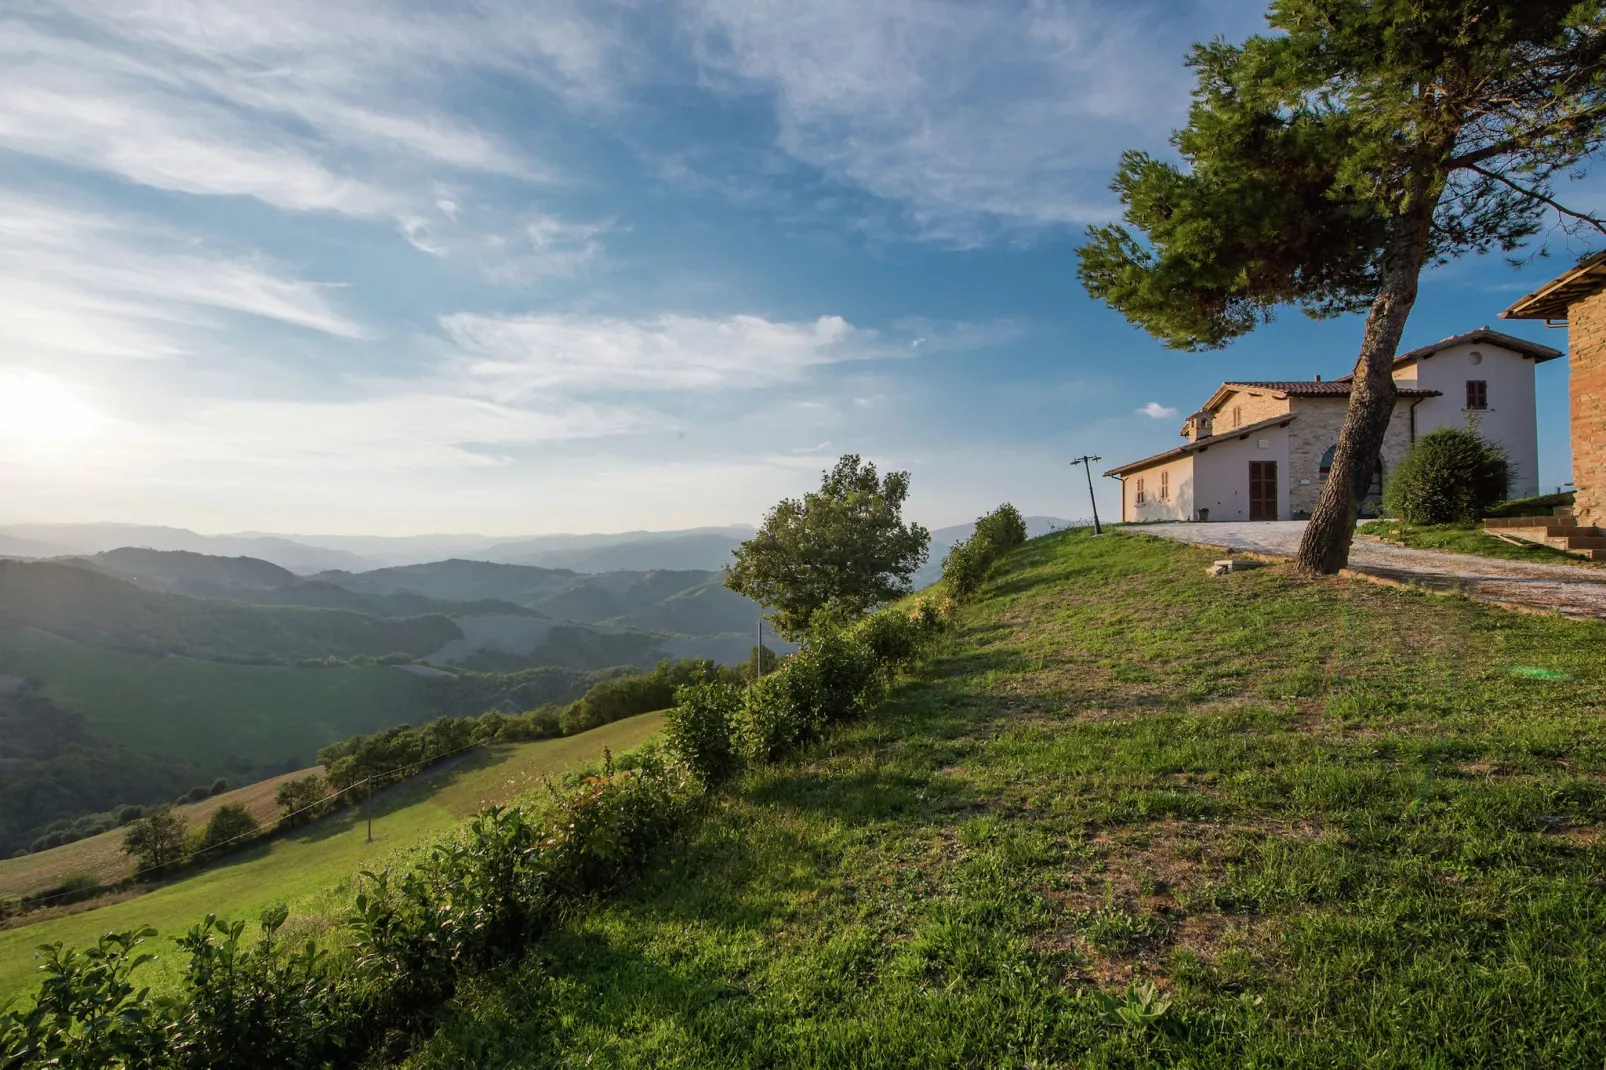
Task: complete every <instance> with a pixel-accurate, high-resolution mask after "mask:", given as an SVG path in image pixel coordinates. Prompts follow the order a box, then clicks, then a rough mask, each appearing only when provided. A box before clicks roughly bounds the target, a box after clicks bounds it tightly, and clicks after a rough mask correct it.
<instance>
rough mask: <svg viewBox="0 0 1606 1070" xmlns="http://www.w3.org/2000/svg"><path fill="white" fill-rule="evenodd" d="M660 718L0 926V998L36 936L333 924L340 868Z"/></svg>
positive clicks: (441, 777)
mask: <svg viewBox="0 0 1606 1070" xmlns="http://www.w3.org/2000/svg"><path fill="white" fill-rule="evenodd" d="M661 724H662V715H661V714H656V713H649V714H643V715H641V716H639V717H632V718H630V719H628V720H624V721H616V722H614V723H613V724H609V725H604V726H603V727H601V728H596V729H592V730H591V731H589V732H583V733H581V734H580V735H576V736H568V737H565V738H562V739H550V740H542V741H540V742H536V743H521V744H511V745H500V746H495V747H488V748H484V749H481V750H478V751H474V752H472V753H471V754H470V755H468V757H467V758H466V760H463V761H461V762H458V763H456V764H453V765H450V766H448V767H445V768H443V769H441V770H437V771H435V772H433V773H431V774H429V775H427V776H424V777H420V778H418V779H416V780H413V781H409V782H406V783H404V784H401V785H398V786H397V787H395V788H392V789H391V790H389V791H387V792H385V793H383V794H382V795H380V796H378V797H377V798H376V799H375V800H374V803H373V818H374V822H373V828H374V842H372V843H369V842H368V839H367V834H366V829H367V826H366V822H364V821H363V820H361V814H360V813H358V812H355V811H348V812H344V813H342V814H340V815H337V816H336V817H333V818H330V819H328V820H326V821H323V822H320V823H318V824H316V825H313V826H311V827H309V828H307V829H305V830H302V831H300V832H298V833H297V834H296V835H294V836H287V837H282V838H278V839H275V840H272V841H270V842H268V843H266V844H264V845H262V846H259V847H255V848H252V849H250V850H247V851H243V852H241V853H239V854H237V855H233V856H231V857H229V858H228V859H226V860H224V861H223V862H220V863H218V864H216V865H213V866H209V867H207V868H205V869H203V870H200V871H198V872H195V873H193V874H191V875H188V876H186V877H184V878H182V879H180V880H176V881H174V882H172V883H171V884H167V885H164V886H162V887H160V888H158V889H156V890H155V891H152V892H149V893H148V894H145V895H141V896H138V897H136V898H132V899H127V900H124V901H122V902H117V903H113V904H111V905H109V906H102V907H99V908H97V909H94V910H90V911H87V912H83V913H77V914H70V915H67V916H65V917H57V918H52V919H50V920H46V921H40V922H36V923H34V924H31V925H26V926H23V927H20V928H15V929H10V930H7V931H3V932H0V1004H4V1003H5V1002H6V1001H7V1000H8V999H10V998H11V997H13V996H17V995H20V994H23V993H26V992H28V991H29V990H31V989H32V988H33V987H34V986H35V985H36V984H37V963H36V962H35V961H34V957H33V952H34V949H35V948H36V947H38V946H39V945H40V944H44V943H52V942H55V941H62V942H65V943H67V944H69V945H72V946H82V945H85V944H92V943H94V941H95V939H96V938H97V937H98V936H99V935H100V934H101V933H103V932H107V931H114V930H122V929H128V928H138V927H140V926H143V925H150V926H153V927H154V928H156V929H157V931H158V932H159V934H160V936H161V938H162V939H159V940H155V941H152V945H153V949H154V950H157V951H158V952H161V951H162V950H164V949H166V948H170V947H171V945H170V944H168V943H167V939H166V938H169V937H174V936H179V935H182V934H183V932H184V931H185V930H187V929H188V928H189V927H190V926H191V925H193V924H195V923H196V922H198V921H200V920H201V919H202V918H203V917H204V916H206V915H207V914H208V913H216V914H219V915H222V916H227V917H234V918H248V919H249V918H255V917H256V915H257V914H258V913H259V912H260V911H261V910H262V909H263V908H264V907H267V906H271V905H273V904H274V903H285V904H286V905H288V906H289V907H290V908H291V922H290V926H289V929H287V932H289V933H290V934H291V935H293V936H295V937H298V938H300V939H307V938H318V937H321V936H323V935H324V934H326V933H332V932H335V931H337V930H338V927H339V925H340V924H341V919H340V911H342V910H344V909H345V908H346V907H348V906H349V904H350V899H351V881H352V878H353V877H354V876H355V875H356V874H358V873H359V872H360V871H362V870H364V869H372V868H375V867H377V866H381V865H383V864H384V863H385V860H386V859H388V858H390V857H392V856H393V855H395V854H397V853H398V852H404V851H409V850H413V849H415V848H417V847H418V846H419V845H420V844H422V843H425V842H427V841H428V840H429V838H430V837H431V836H434V835H437V834H439V833H441V832H443V831H445V830H448V829H450V828H451V827H452V826H454V825H455V824H456V823H457V822H459V821H460V820H462V819H463V818H464V817H466V816H468V815H470V814H472V813H475V812H476V811H478V810H481V809H483V808H484V807H486V806H489V805H492V804H495V803H502V802H507V801H508V800H510V799H513V798H515V797H517V796H519V795H521V794H524V793H525V792H528V791H531V790H534V789H537V788H539V787H540V785H541V782H542V779H543V778H545V777H557V776H560V775H561V774H563V773H565V772H568V771H570V770H573V769H577V768H581V767H584V766H587V765H591V764H594V763H597V762H600V761H601V760H602V757H603V752H604V749H611V750H612V751H613V752H614V753H619V752H621V751H625V750H628V749H630V748H632V747H636V746H639V745H640V744H641V743H643V742H645V741H646V740H647V739H648V738H649V737H650V736H652V735H653V734H654V733H655V732H656V731H657V730H658V728H659V726H660V725H661ZM71 846H77V845H71ZM71 846H70V847H68V848H57V850H61V851H66V850H70V849H71ZM41 857H43V856H41ZM25 861H27V860H22V859H19V860H16V862H17V863H22V862H25ZM15 864H16V863H5V865H15ZM32 864H34V865H38V864H40V863H39V862H38V861H37V860H35V861H34V862H33V863H32ZM181 970H182V962H181V961H180V959H179V957H178V956H176V955H174V954H162V955H161V958H159V959H158V960H157V961H156V962H155V963H153V964H151V965H149V966H147V967H145V968H144V969H143V970H142V971H141V973H140V974H139V975H138V980H139V981H140V982H141V983H144V984H150V985H153V986H155V987H156V988H157V989H158V990H159V991H160V990H162V989H164V988H165V987H166V986H167V985H169V984H170V983H171V982H172V981H173V979H174V978H175V977H176V976H177V975H178V971H181Z"/></svg>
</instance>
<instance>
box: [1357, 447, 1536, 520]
mask: <svg viewBox="0 0 1606 1070" xmlns="http://www.w3.org/2000/svg"><path fill="white" fill-rule="evenodd" d="M1510 483H1511V465H1510V462H1509V461H1507V459H1506V452H1505V450H1504V449H1502V448H1501V447H1500V446H1498V445H1495V444H1493V443H1489V442H1485V441H1484V440H1483V439H1481V438H1479V437H1478V436H1477V435H1476V434H1474V433H1473V432H1472V431H1470V430H1469V431H1462V430H1458V429H1456V428H1453V427H1441V428H1439V429H1438V430H1437V431H1429V432H1428V433H1427V434H1425V435H1423V436H1422V437H1421V438H1419V439H1418V440H1417V441H1416V444H1415V445H1413V446H1412V447H1411V449H1410V451H1409V452H1407V453H1406V455H1405V456H1404V457H1403V458H1402V459H1401V460H1400V463H1399V464H1398V465H1396V466H1395V467H1394V474H1393V475H1392V476H1390V477H1389V480H1388V485H1387V486H1385V487H1384V488H1383V508H1384V510H1385V511H1386V512H1387V513H1388V514H1389V515H1390V516H1395V517H1400V518H1401V519H1404V520H1406V521H1409V522H1410V523H1413V524H1462V523H1469V522H1471V521H1474V520H1479V519H1481V518H1482V517H1483V514H1484V512H1485V511H1486V510H1487V509H1489V507H1490V506H1492V505H1494V504H1495V503H1496V502H1500V501H1504V500H1505V497H1506V492H1507V489H1508V488H1509V486H1510Z"/></svg>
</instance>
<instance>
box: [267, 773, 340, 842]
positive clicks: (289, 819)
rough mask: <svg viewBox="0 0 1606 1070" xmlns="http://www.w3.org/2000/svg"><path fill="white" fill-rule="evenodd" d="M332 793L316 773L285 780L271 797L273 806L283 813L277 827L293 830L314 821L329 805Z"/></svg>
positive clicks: (326, 782) (330, 788)
mask: <svg viewBox="0 0 1606 1070" xmlns="http://www.w3.org/2000/svg"><path fill="white" fill-rule="evenodd" d="M333 793H334V789H333V788H332V787H330V786H329V782H328V781H327V780H325V779H324V778H323V777H321V776H319V775H318V774H317V773H308V774H307V775H306V776H304V777H297V778H296V779H294V780H286V781H285V782H284V783H282V784H280V785H279V790H278V791H277V792H275V793H274V796H273V802H274V805H275V806H277V807H278V808H279V809H280V810H282V811H284V812H283V813H281V814H280V815H279V825H280V826H281V827H283V828H294V827H296V826H298V825H305V824H306V823H307V822H309V821H313V820H316V819H317V818H318V817H320V816H322V814H323V813H324V811H325V810H326V809H327V808H328V807H329V806H330V805H331V803H330V802H329V801H328V799H329V796H330V795H331V794H333Z"/></svg>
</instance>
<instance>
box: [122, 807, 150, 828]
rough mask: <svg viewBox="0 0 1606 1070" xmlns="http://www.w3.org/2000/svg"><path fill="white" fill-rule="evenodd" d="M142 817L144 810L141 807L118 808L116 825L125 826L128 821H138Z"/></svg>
mask: <svg viewBox="0 0 1606 1070" xmlns="http://www.w3.org/2000/svg"><path fill="white" fill-rule="evenodd" d="M144 816H145V808H144V807H143V806H124V807H120V808H119V809H118V811H117V823H118V824H119V825H126V824H128V823H129V822H130V821H138V820H139V819H140V818H142V817H144Z"/></svg>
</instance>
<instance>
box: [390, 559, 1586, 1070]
mask: <svg viewBox="0 0 1606 1070" xmlns="http://www.w3.org/2000/svg"><path fill="white" fill-rule="evenodd" d="M1210 558H1211V553H1210V552H1209V551H1206V550H1201V549H1198V548H1193V547H1186V546H1180V545H1176V544H1172V543H1168V542H1163V541H1160V540H1155V539H1150V538H1147V537H1144V536H1139V535H1125V534H1118V535H1107V536H1105V537H1103V538H1098V539H1094V538H1091V537H1090V536H1089V535H1088V534H1087V533H1086V532H1085V531H1076V532H1067V533H1060V534H1057V535H1053V536H1050V537H1047V538H1044V539H1039V540H1036V541H1034V542H1032V543H1029V544H1028V545H1027V546H1026V547H1025V548H1024V549H1023V550H1021V551H1020V552H1018V553H1017V554H1015V555H1014V556H1013V557H1012V558H1010V559H1009V560H1008V561H1007V562H1006V563H1005V566H1004V567H1003V568H1002V569H1001V570H1000V573H999V574H998V575H996V576H995V578H994V580H993V581H992V583H991V584H990V585H989V586H988V587H987V588H985V589H984V591H983V592H982V597H981V598H980V599H979V600H978V601H977V602H976V603H975V604H973V605H971V606H968V607H965V608H963V609H962V610H961V612H960V617H959V622H958V627H957V630H956V633H955V634H954V635H953V636H952V638H950V639H949V640H947V641H945V643H944V644H943V645H942V646H941V648H940V649H939V650H938V651H937V652H936V653H935V655H934V656H933V657H932V659H931V661H930V664H929V665H928V666H927V668H926V669H925V670H923V671H922V673H921V674H920V675H919V677H918V678H917V679H915V680H914V681H912V682H910V683H909V684H908V685H906V686H904V687H903V688H902V689H901V690H900V693H899V694H897V695H896V696H895V697H894V700H893V701H892V702H891V703H890V704H888V705H887V706H886V707H885V708H883V709H882V710H881V711H880V712H879V713H878V714H877V715H875V716H874V717H872V718H871V719H869V720H867V721H865V722H863V723H860V724H858V725H854V726H850V727H848V728H846V729H845V730H843V731H841V732H839V733H837V734H834V735H832V736H831V737H830V738H829V739H827V740H825V741H824V742H822V743H820V744H817V745H816V746H814V747H813V748H812V749H811V750H810V751H809V752H807V753H806V754H805V755H804V757H803V758H802V760H801V761H798V762H795V763H789V764H784V765H779V766H774V767H769V768H764V769H760V770H756V771H753V772H750V773H749V774H747V775H746V776H745V777H744V778H743V779H742V780H741V781H740V782H739V783H737V784H736V785H735V786H734V787H733V788H732V789H731V790H730V791H729V792H728V793H726V794H724V795H722V796H720V797H718V798H716V799H715V800H713V805H712V806H711V807H710V808H709V812H708V815H707V816H706V818H704V819H703V820H702V821H701V822H700V823H699V824H698V825H697V826H696V828H695V829H694V830H693V831H692V832H691V833H690V834H689V836H688V839H687V841H686V842H685V843H683V844H681V845H678V846H677V847H676V848H675V849H674V850H673V851H667V852H666V853H665V856H664V860H663V862H662V864H661V865H660V867H659V868H658V870H657V871H656V873H655V874H654V875H653V876H651V877H649V878H648V879H647V880H646V881H645V882H644V883H643V884H641V885H638V886H637V887H635V888H634V889H632V890H630V891H628V892H626V893H624V894H623V895H622V896H620V897H619V898H617V899H614V900H612V901H609V902H605V903H602V904H599V905H598V906H597V907H596V908H595V909H593V910H591V911H589V912H587V913H585V914H583V915H580V916H578V917H577V918H575V919H574V920H573V921H572V922H570V923H569V924H568V926H567V927H566V928H564V929H563V930H561V931H560V932H559V933H558V934H556V935H555V936H554V937H553V938H551V939H548V940H545V941H543V942H542V943H541V945H539V946H538V947H536V948H533V949H532V950H531V952H530V954H529V955H528V956H527V957H526V958H525V959H524V960H523V961H522V962H519V963H514V964H512V965H510V966H507V967H505V968H502V969H500V970H497V971H495V972H492V973H490V974H487V975H485V976H483V977H481V978H479V979H477V980H475V981H473V982H471V983H470V984H469V985H468V986H467V987H466V989H464V990H462V991H461V992H460V994H459V996H458V998H457V1001H456V1003H455V1004H454V1006H453V1008H452V1009H451V1010H450V1011H449V1012H448V1013H447V1014H446V1015H445V1016H444V1018H443V1019H442V1025H441V1027H440V1029H439V1031H438V1032H437V1033H436V1034H435V1036H434V1037H433V1038H432V1039H431V1040H430V1041H429V1042H428V1043H427V1044H426V1045H425V1046H424V1048H423V1049H422V1050H420V1051H418V1052H416V1053H415V1054H414V1055H413V1057H412V1059H411V1062H410V1064H409V1065H412V1066H415V1067H435V1066H442V1067H444V1066H462V1065H485V1066H504V1065H518V1066H579V1065H606V1066H611V1067H676V1066H681V1067H699V1068H701V1067H725V1066H788V1067H792V1066H795V1067H835V1066H854V1067H904V1066H954V1067H961V1066H963V1067H969V1066H976V1067H980V1066H1039V1067H1042V1066H1055V1067H1070V1066H1078V1067H1084V1066H1086V1067H1114V1066H1119V1067H1137V1066H1178V1067H1181V1066H1189V1067H1199V1068H1203V1067H1215V1066H1256V1067H1316V1066H1322V1067H1326V1066H1332V1067H1395V1066H1424V1067H1450V1066H1482V1067H1537V1066H1544V1067H1589V1068H1598V1067H1599V1066H1600V1060H1601V1056H1602V1052H1603V1051H1606V956H1603V955H1602V953H1601V950H1600V949H1601V946H1602V937H1603V935H1606V853H1603V848H1602V846H1601V843H1600V830H1601V827H1602V824H1603V823H1606V659H1603V658H1602V657H1601V656H1600V651H1601V650H1602V649H1603V645H1606V625H1602V624H1600V623H1585V622H1572V621H1566V620H1560V619H1554V618H1546V617H1539V616H1531V615H1525V614H1510V613H1506V612H1504V611H1502V610H1499V609H1496V608H1493V607H1489V606H1485V605H1480V604H1477V603H1473V602H1470V601H1466V600H1463V599H1460V598H1441V597H1437V596H1432V595H1427V594H1422V593H1416V592H1406V591H1396V590H1391V589H1388V588H1383V587H1378V586H1374V585H1370V584H1367V583H1364V582H1361V581H1355V580H1343V579H1332V580H1320V581H1307V580H1302V579H1299V578H1298V577H1296V576H1294V575H1293V574H1292V573H1291V572H1290V571H1289V569H1288V568H1287V566H1283V565H1278V566H1272V567H1267V568H1262V569H1256V570H1253V571H1249V572H1242V573H1236V574H1233V575H1231V576H1225V577H1219V578H1211V577H1207V576H1206V575H1205V567H1206V565H1207V563H1208V562H1209V560H1210ZM1151 982H1152V984H1153V985H1154V986H1155V987H1154V989H1153V991H1152V992H1151V991H1150V990H1149V989H1148V988H1146V987H1142V986H1144V985H1145V984H1147V983H1151ZM1129 986H1136V987H1129Z"/></svg>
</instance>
